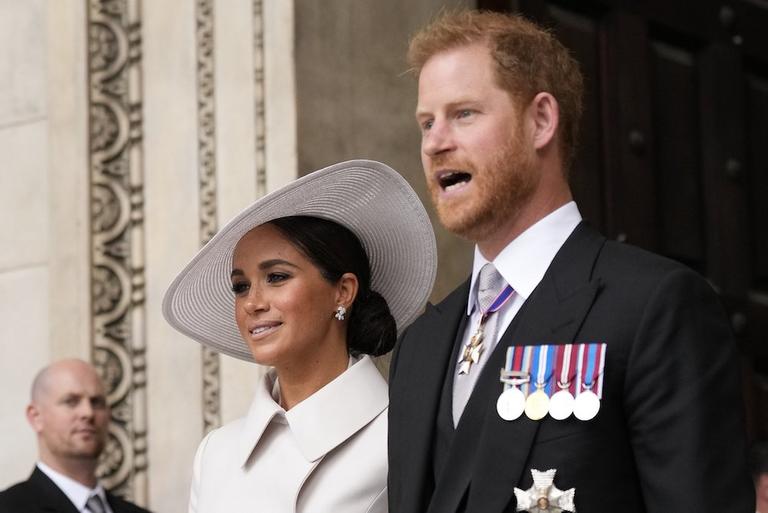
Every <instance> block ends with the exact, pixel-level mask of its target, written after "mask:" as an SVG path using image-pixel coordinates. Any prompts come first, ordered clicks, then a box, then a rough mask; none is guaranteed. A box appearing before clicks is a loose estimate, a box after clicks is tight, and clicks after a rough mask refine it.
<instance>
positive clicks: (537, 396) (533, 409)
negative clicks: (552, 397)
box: [525, 389, 549, 420]
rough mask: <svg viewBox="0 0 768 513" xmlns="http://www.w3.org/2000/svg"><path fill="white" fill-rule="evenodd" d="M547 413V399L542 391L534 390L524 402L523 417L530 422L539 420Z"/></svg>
mask: <svg viewBox="0 0 768 513" xmlns="http://www.w3.org/2000/svg"><path fill="white" fill-rule="evenodd" d="M548 412H549V397H547V394H546V392H544V390H542V389H538V390H536V391H535V392H534V393H532V394H531V395H529V396H528V399H526V400H525V416H526V417H528V418H529V419H531V420H541V419H543V418H544V417H546V416H547V413H548Z"/></svg>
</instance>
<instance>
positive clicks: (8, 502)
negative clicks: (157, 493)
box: [0, 467, 149, 513]
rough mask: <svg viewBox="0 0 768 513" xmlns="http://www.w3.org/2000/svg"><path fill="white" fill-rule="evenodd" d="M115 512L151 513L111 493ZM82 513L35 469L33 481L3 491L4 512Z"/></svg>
mask: <svg viewBox="0 0 768 513" xmlns="http://www.w3.org/2000/svg"><path fill="white" fill-rule="evenodd" d="M107 501H108V502H109V506H110V507H111V508H112V511H113V512H114V513H149V511H147V510H146V509H144V508H140V507H139V506H136V505H135V504H132V503H130V502H127V501H124V500H123V499H121V498H120V497H117V496H115V495H112V494H111V493H109V492H107ZM43 512H48V513H78V510H77V508H76V507H75V505H74V504H72V501H70V500H69V498H68V497H67V496H66V495H65V494H64V492H62V491H61V489H59V487H58V486H56V483H54V482H53V481H51V479H50V478H49V477H48V476H46V475H45V473H43V472H42V471H41V470H40V469H39V468H37V467H35V470H33V471H32V475H30V476H29V479H27V480H26V481H22V482H21V483H17V484H15V485H13V486H11V487H10V488H8V489H6V490H3V491H2V492H0V513H43Z"/></svg>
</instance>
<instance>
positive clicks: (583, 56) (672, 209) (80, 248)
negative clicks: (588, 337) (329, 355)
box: [0, 0, 768, 512]
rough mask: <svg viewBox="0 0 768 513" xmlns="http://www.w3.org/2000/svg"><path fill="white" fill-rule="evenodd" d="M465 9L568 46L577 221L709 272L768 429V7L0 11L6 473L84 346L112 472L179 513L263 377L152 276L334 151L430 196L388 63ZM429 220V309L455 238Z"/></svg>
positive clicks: (48, 3)
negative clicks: (208, 440)
mask: <svg viewBox="0 0 768 513" xmlns="http://www.w3.org/2000/svg"><path fill="white" fill-rule="evenodd" d="M458 7H481V8H487V9H496V10H503V11H510V10H511V11H519V12H522V13H524V14H526V15H527V16H529V17H531V18H533V19H535V20H538V21H539V22H541V23H543V24H545V25H547V26H549V27H551V28H552V29H553V30H554V31H555V32H556V33H557V34H558V36H559V37H560V38H561V40H562V41H563V42H564V43H565V44H566V45H567V46H568V47H569V48H570V49H571V50H572V51H573V52H574V54H575V55H576V57H577V58H578V59H579V61H580V62H581V64H582V67H583V70H584V73H585V75H586V80H587V82H586V83H587V95H586V99H585V100H586V101H585V107H586V108H585V115H584V119H583V123H582V140H581V145H580V154H579V157H578V159H577V162H576V165H575V166H574V169H573V171H572V184H573V188H574V191H575V195H576V199H577V201H578V204H579V207H580V209H581V211H582V214H583V215H584V216H585V217H586V218H587V219H588V220H589V221H590V222H592V223H593V224H594V225H596V226H597V227H598V228H600V229H601V230H602V231H603V232H604V233H605V234H606V235H607V236H609V237H611V238H615V239H618V240H621V241H626V242H627V243H630V244H635V245H638V246H641V247H644V248H648V249H650V250H653V251H656V252H659V253H662V254H665V255H667V256H669V257H671V258H674V259H677V260H680V261H682V262H684V263H685V264H687V265H689V266H691V267H693V268H694V269H696V270H697V271H698V272H700V273H701V274H703V275H704V276H706V277H707V279H708V280H709V281H710V283H711V284H712V285H713V287H715V289H716V290H717V291H718V292H719V293H720V295H721V297H722V299H723V303H724V305H725V306H726V308H727V311H728V315H729V316H730V319H731V322H732V326H733V329H734V332H735V334H736V336H737V339H738V343H739V347H740V349H741V353H742V358H743V369H744V388H743V389H744V402H745V407H746V410H747V413H748V427H749V430H750V437H751V439H760V438H766V437H768V201H766V196H768V33H767V32H768V31H766V28H767V27H768V1H766V0H732V1H714V0H700V1H699V2H696V3H695V5H693V4H690V3H689V2H683V1H682V0H674V1H673V0H666V1H664V0H646V1H644V2H637V1H632V0H571V1H566V0H561V1H544V0H519V1H512V0H507V1H495V0H475V1H440V0H418V1H413V0H389V1H387V2H382V1H380V0H322V1H319V0H162V1H141V0H0V154H2V155H3V163H2V165H1V166H0V234H2V244H1V245H0V340H1V345H0V380H1V381H0V384H1V385H2V390H3V391H4V393H3V394H1V395H0V440H2V444H3V446H2V449H1V452H0V453H1V454H2V462H3V464H2V466H0V467H1V468H0V488H5V487H6V486H8V485H9V484H11V483H14V482H16V481H19V480H21V479H23V478H25V477H26V476H27V474H28V473H29V472H30V471H31V468H32V465H33V462H34V460H35V457H36V447H35V439H34V436H33V434H32V431H31V429H30V428H29V427H28V426H27V424H26V421H25V419H24V407H25V405H26V403H27V401H28V389H29V385H30V383H31V380H32V377H33V375H34V374H35V372H36V371H37V370H38V369H39V368H41V367H42V366H43V365H45V364H46V363H47V362H49V361H50V360H52V359H55V358H60V357H64V356H79V357H82V358H84V359H87V360H90V361H93V362H94V363H95V364H96V365H97V366H98V368H99V369H100V371H101V373H102V375H103V377H104V378H105V380H106V382H107V383H108V387H109V390H110V397H109V399H110V402H111V404H112V405H113V417H114V423H113V428H112V431H111V437H110V444H109V447H108V450H107V453H106V455H105V458H104V461H103V464H102V466H101V469H100V471H101V474H102V475H103V476H104V480H105V483H106V484H107V485H108V486H110V487H112V488H114V489H115V490H117V491H118V492H119V493H122V494H124V495H127V496H129V497H132V498H133V499H134V500H136V501H137V502H139V503H141V504H145V505H149V506H150V507H151V508H152V509H153V510H155V511H165V512H171V511H184V510H186V503H187V496H188V487H189V479H190V474H191V462H192V457H193V455H194V451H195V448H196V446H197V443H198V442H199V440H200V439H201V437H202V436H203V434H204V432H206V431H207V430H209V429H211V428H213V427H215V426H217V425H219V424H221V423H222V422H226V421H228V420H231V419H233V418H237V417H239V416H241V415H243V414H244V413H245V411H246V410H247V406H248V404H249V402H250V398H251V386H252V383H253V382H254V381H255V379H256V377H257V375H258V373H259V372H262V369H259V368H257V367H256V366H255V365H248V364H244V363H242V362H238V361H235V360H233V359H231V358H228V357H219V356H218V355H216V354H212V353H210V352H207V351H203V350H202V349H201V347H200V346H199V345H197V344H196V343H195V342H192V341H190V340H189V339H186V338H184V337H183V336H181V335H179V334H178V333H176V332H174V331H172V330H171V329H170V328H169V327H168V326H167V325H166V324H165V322H164V320H163V319H162V316H161V313H160V304H161V300H162V295H163V292H164V291H165V288H166V287H167V285H168V284H169V282H170V280H171V279H172V278H173V277H174V276H175V273H176V272H177V271H178V270H179V269H180V268H181V267H182V266H183V265H184V264H186V262H187V261H188V260H189V259H190V258H191V257H192V256H193V255H194V254H195V252H196V251H197V249H198V248H199V247H200V246H201V245H202V244H204V243H205V242H206V241H207V240H208V239H209V238H210V237H211V236H212V234H213V233H215V232H216V230H217V228H218V227H219V226H220V224H221V223H223V222H225V221H226V220H227V219H229V218H230V217H232V216H233V215H234V214H236V213H237V212H238V211H239V210H240V209H242V208H243V207H245V206H246V205H248V204H249V203H250V202H252V201H253V200H254V199H256V198H257V197H259V196H261V195H263V194H265V193H267V192H269V191H271V190H274V189H275V188H277V187H280V186H281V185H282V184H284V183H286V182H287V181H290V180H292V179H294V178H296V177H297V176H300V175H302V174H304V173H307V172H310V171H312V170H315V169H318V168H320V167H323V166H326V165H329V164H332V163H334V162H338V161H342V160H346V159H351V158H371V159H375V160H381V161H383V162H386V163H388V164H389V165H391V166H392V167H394V168H395V169H397V170H398V171H400V172H401V173H402V174H403V175H404V176H405V177H406V178H407V179H408V180H409V181H410V182H411V184H412V185H413V186H414V188H416V190H417V191H418V192H419V194H420V195H421V197H422V199H423V200H424V201H425V203H427V204H428V197H427V195H426V193H425V188H424V183H423V179H422V172H421V165H420V161H419V134H418V130H417V126H416V123H415V121H414V119H413V112H414V109H415V104H416V95H415V89H416V82H415V80H414V78H413V77H412V76H411V75H410V74H408V73H407V65H406V63H405V59H404V54H405V50H406V47H407V41H408V38H409V36H410V35H411V34H412V33H413V32H414V31H415V30H417V29H418V28H419V27H420V26H422V25H423V24H425V23H426V22H427V21H429V20H430V19H432V18H433V17H434V16H435V15H437V14H438V13H439V12H440V11H441V10H442V9H446V8H458ZM428 208H429V207H428ZM430 212H431V214H432V211H431V208H430ZM433 219H434V218H433ZM434 224H435V228H436V232H437V233H438V246H439V258H440V262H439V266H440V267H439V271H438V283H437V285H436V288H435V290H434V292H433V295H432V299H433V300H435V301H436V300H439V299H441V298H442V297H443V296H444V295H445V294H446V293H447V292H448V291H450V290H451V289H452V288H453V287H454V286H456V285H457V284H458V283H460V282H461V281H462V280H464V279H465V277H466V274H467V272H468V269H469V263H470V261H471V247H470V246H469V245H468V244H466V243H465V242H463V241H460V240H458V239H456V238H455V237H453V236H451V235H449V234H447V233H446V232H445V231H444V230H442V228H441V227H440V226H439V224H438V223H437V222H435V223H434ZM380 363H381V365H382V367H386V365H387V362H386V359H385V360H383V361H382V362H380ZM716 421H717V419H713V422H716Z"/></svg>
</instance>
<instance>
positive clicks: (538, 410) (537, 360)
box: [525, 345, 552, 420]
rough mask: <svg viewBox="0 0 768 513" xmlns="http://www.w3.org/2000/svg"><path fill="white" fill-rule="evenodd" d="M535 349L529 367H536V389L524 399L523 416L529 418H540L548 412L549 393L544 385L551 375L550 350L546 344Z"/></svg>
mask: <svg viewBox="0 0 768 513" xmlns="http://www.w3.org/2000/svg"><path fill="white" fill-rule="evenodd" d="M535 351H536V353H535V355H534V358H533V363H531V369H534V368H535V369H536V391H535V392H533V393H532V394H530V395H529V396H528V398H527V399H526V401H525V416H526V417H528V418H529V419H531V420H541V419H543V418H544V417H546V416H547V413H548V412H549V395H547V392H546V390H545V387H546V386H547V383H548V382H549V379H550V378H551V377H552V373H551V372H550V369H551V368H552V365H551V363H552V358H551V354H552V352H551V351H549V346H546V345H542V346H538V347H536V349H535Z"/></svg>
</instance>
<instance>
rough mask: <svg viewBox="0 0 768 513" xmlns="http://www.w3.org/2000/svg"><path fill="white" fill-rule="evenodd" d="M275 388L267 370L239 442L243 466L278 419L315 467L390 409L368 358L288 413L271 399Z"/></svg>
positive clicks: (384, 387)
mask: <svg viewBox="0 0 768 513" xmlns="http://www.w3.org/2000/svg"><path fill="white" fill-rule="evenodd" d="M273 383H274V371H270V372H268V373H267V374H266V375H265V376H263V377H262V379H261V381H260V382H259V384H258V386H257V389H256V395H255V397H254V399H253V402H252V403H251V407H250V410H249V411H248V416H247V417H246V420H245V424H244V427H243V431H242V433H241V435H240V440H239V448H238V451H239V455H240V458H241V459H240V463H241V464H242V465H245V464H246V463H247V461H248V458H249V456H250V455H251V453H252V452H253V449H254V447H255V446H256V444H257V443H258V442H259V440H260V438H261V436H262V435H263V434H264V430H265V429H266V428H267V426H268V425H269V423H270V422H271V421H272V419H273V418H274V417H276V416H282V417H284V418H285V421H286V422H287V423H288V425H289V426H290V429H291V432H292V433H293V435H294V437H295V438H296V442H297V443H298V445H299V450H301V453H302V454H303V455H304V457H305V458H306V459H307V461H309V462H314V461H317V460H319V459H320V458H322V457H323V456H324V455H325V454H327V453H328V452H330V451H331V450H333V449H334V448H336V447H337V446H338V445H340V444H341V443H342V442H344V441H345V440H347V439H348V438H349V437H351V436H352V435H353V434H355V433H356V432H357V431H358V430H360V429H361V428H363V427H364V426H366V425H367V424H368V423H369V422H371V421H372V420H373V419H375V418H376V417H377V416H378V415H379V414H380V413H381V412H383V411H384V410H385V409H386V408H387V406H388V404H389V398H388V394H387V383H386V381H384V378H383V377H382V376H381V374H380V373H379V371H378V369H376V365H375V364H374V363H373V361H372V360H371V358H370V357H369V356H364V357H363V358H361V359H360V360H359V361H358V362H356V363H355V364H353V365H352V366H351V367H349V368H348V369H347V370H346V371H344V372H343V373H342V374H341V375H339V376H338V377H337V378H336V379H334V380H333V381H331V382H330V383H328V384H327V385H325V386H324V387H323V388H321V389H320V390H318V391H317V392H315V393H314V394H312V395H311V396H310V397H308V398H307V399H305V400H304V401H302V402H301V403H299V404H297V405H296V406H294V407H293V408H291V409H290V410H288V411H287V412H286V411H285V410H283V409H282V408H281V407H280V405H279V404H277V403H276V402H275V400H274V399H273V398H272V393H271V391H272V385H273Z"/></svg>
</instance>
